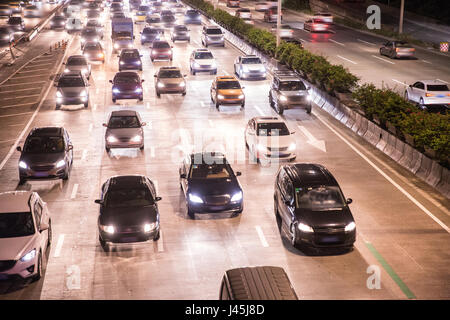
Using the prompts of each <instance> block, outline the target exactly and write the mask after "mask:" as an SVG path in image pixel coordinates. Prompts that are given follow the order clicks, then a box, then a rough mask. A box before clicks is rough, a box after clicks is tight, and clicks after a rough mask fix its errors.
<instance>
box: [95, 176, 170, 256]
mask: <svg viewBox="0 0 450 320" xmlns="http://www.w3.org/2000/svg"><path fill="white" fill-rule="evenodd" d="M161 199H162V198H161V197H158V196H157V194H156V188H155V185H154V183H153V182H152V181H151V180H150V179H149V178H147V177H145V176H141V175H128V176H114V177H111V178H109V179H108V180H106V182H105V183H104V184H103V185H102V190H101V195H100V199H97V200H95V203H98V204H99V205H100V213H99V216H98V232H99V235H98V240H99V242H100V245H101V246H102V248H103V249H104V250H105V251H108V250H109V243H110V242H111V243H130V242H145V241H148V240H153V241H157V240H158V239H159V237H160V231H159V230H160V226H159V211H158V205H157V202H158V201H160V200H161Z"/></svg>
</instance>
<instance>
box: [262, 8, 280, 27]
mask: <svg viewBox="0 0 450 320" xmlns="http://www.w3.org/2000/svg"><path fill="white" fill-rule="evenodd" d="M277 19H278V7H271V8H270V9H268V10H266V11H264V18H263V20H264V21H265V22H269V23H273V22H277ZM281 21H283V13H282V12H281Z"/></svg>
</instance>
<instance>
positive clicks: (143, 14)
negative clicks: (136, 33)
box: [134, 6, 149, 23]
mask: <svg viewBox="0 0 450 320" xmlns="http://www.w3.org/2000/svg"><path fill="white" fill-rule="evenodd" d="M141 7H146V8H148V7H147V6H140V7H139V9H141ZM139 9H138V10H137V11H136V13H135V15H134V16H135V19H134V23H140V22H145V20H146V18H147V14H148V13H149V10H139Z"/></svg>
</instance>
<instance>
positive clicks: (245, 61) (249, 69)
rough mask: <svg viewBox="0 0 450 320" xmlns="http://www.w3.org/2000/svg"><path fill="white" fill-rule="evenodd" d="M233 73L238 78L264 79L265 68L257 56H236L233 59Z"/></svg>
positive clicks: (265, 75) (265, 74)
mask: <svg viewBox="0 0 450 320" xmlns="http://www.w3.org/2000/svg"><path fill="white" fill-rule="evenodd" d="M234 73H235V74H236V75H237V76H238V77H239V79H255V78H257V79H266V77H267V70H266V67H265V66H264V64H263V62H262V61H261V59H260V58H259V57H258V56H255V55H246V56H238V57H237V58H236V60H235V61H234Z"/></svg>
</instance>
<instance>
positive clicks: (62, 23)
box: [50, 16, 67, 29]
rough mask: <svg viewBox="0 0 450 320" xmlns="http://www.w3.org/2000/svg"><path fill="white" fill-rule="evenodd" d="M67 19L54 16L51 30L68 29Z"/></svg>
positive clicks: (51, 21)
mask: <svg viewBox="0 0 450 320" xmlns="http://www.w3.org/2000/svg"><path fill="white" fill-rule="evenodd" d="M66 21H67V18H66V17H64V16H54V17H53V18H52V20H50V29H58V28H59V29H64V28H65V27H66Z"/></svg>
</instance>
